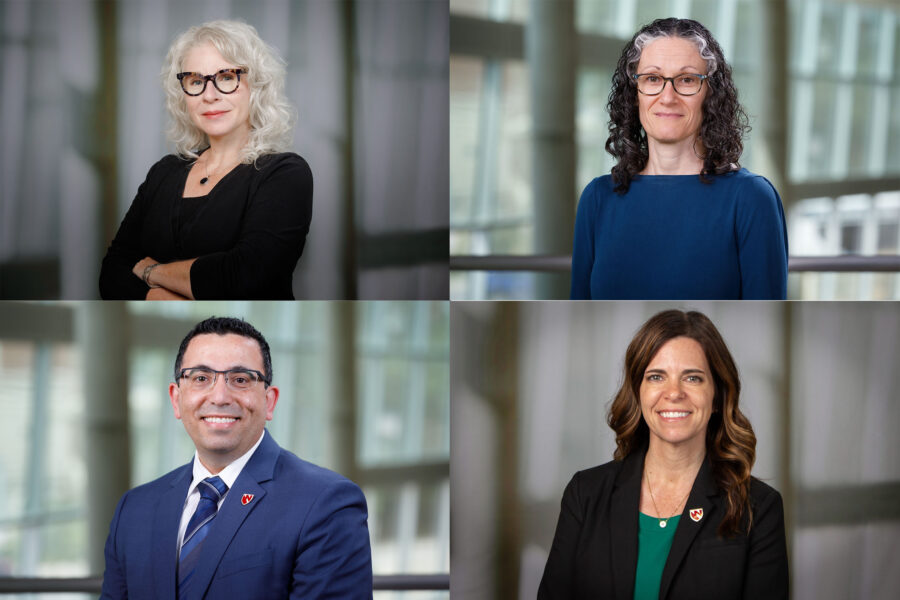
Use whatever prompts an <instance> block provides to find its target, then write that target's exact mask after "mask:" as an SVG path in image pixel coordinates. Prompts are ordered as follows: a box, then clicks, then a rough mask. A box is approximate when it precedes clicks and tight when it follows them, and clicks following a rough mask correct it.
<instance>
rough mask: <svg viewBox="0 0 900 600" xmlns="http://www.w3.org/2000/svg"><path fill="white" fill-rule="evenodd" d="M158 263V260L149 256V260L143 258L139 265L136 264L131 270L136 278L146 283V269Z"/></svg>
mask: <svg viewBox="0 0 900 600" xmlns="http://www.w3.org/2000/svg"><path fill="white" fill-rule="evenodd" d="M158 262H159V261H158V260H153V259H152V258H150V257H149V256H148V257H147V258H142V259H141V260H139V261H138V262H137V263H135V265H134V267H133V268H132V269H131V272H132V273H134V275H135V277H137V278H138V279H140V280H141V281H144V269H146V268H147V267H149V266H150V265H155V264H157V263H158ZM145 283H146V282H145Z"/></svg>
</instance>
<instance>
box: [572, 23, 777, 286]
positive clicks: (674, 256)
mask: <svg viewBox="0 0 900 600" xmlns="http://www.w3.org/2000/svg"><path fill="white" fill-rule="evenodd" d="M607 108H608V110H609V139H608V140H607V142H606V151H607V152H609V153H610V154H612V155H613V157H615V159H616V160H617V163H616V165H615V166H614V167H613V168H612V173H611V174H610V175H604V176H602V177H597V178H596V179H594V180H593V181H591V182H590V183H589V184H588V185H587V187H586V188H585V189H584V192H583V193H582V195H581V200H580V201H579V203H578V211H577V215H576V219H575V242H574V248H573V253H572V286H571V297H572V299H607V300H611V299H621V300H628V299H631V300H652V299H660V300H699V299H709V300H739V299H764V300H779V299H781V300H783V299H784V298H785V297H786V295H787V268H788V246H787V229H786V225H785V219H784V209H783V208H782V205H781V199H780V198H779V196H778V192H777V191H776V190H775V188H774V187H773V186H772V184H771V183H770V182H769V181H768V180H767V179H766V178H765V177H762V176H761V175H756V174H754V173H751V172H750V171H748V170H747V169H743V168H741V167H740V163H739V162H738V161H739V159H740V157H741V152H742V150H743V136H744V134H745V133H746V131H747V130H749V127H748V125H747V115H746V114H745V113H744V110H743V108H742V107H741V105H740V103H739V102H738V95H737V89H736V87H735V85H734V81H733V80H732V77H731V67H729V66H728V63H727V62H725V56H724V54H723V52H722V49H721V48H720V47H719V44H718V43H717V42H716V40H715V38H713V36H712V34H711V33H710V32H709V30H707V29H706V28H705V27H704V26H703V25H701V24H700V23H698V22H697V21H692V20H690V19H658V20H656V21H654V22H652V23H650V24H649V25H646V26H644V27H643V28H641V30H640V31H638V32H637V33H636V34H635V36H634V38H632V40H631V41H630V42H628V43H627V44H626V45H625V48H624V49H623V50H622V55H621V56H620V58H619V62H618V65H617V66H616V70H615V73H614V74H613V78H612V90H611V91H610V93H609V103H608V105H607Z"/></svg>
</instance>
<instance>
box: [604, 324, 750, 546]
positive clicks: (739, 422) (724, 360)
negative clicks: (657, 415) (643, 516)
mask: <svg viewBox="0 0 900 600" xmlns="http://www.w3.org/2000/svg"><path fill="white" fill-rule="evenodd" d="M676 337H689V338H691V339H694V340H696V341H697V342H698V343H699V344H700V346H701V347H702V348H703V352H704V354H706V360H707V362H708V363H709V367H710V370H711V371H712V376H713V383H714V384H715V396H714V398H713V408H714V412H713V414H712V416H711V417H710V419H709V424H708V425H707V428H706V454H707V456H708V457H709V459H710V463H711V465H712V472H713V478H714V479H715V481H716V484H717V485H718V487H719V489H720V490H722V492H723V493H724V494H725V497H726V500H727V502H728V510H727V511H726V513H725V518H724V519H722V522H721V523H720V524H719V530H718V532H719V535H721V536H723V537H729V536H733V535H735V534H737V533H738V532H739V530H740V529H741V521H742V520H743V517H744V514H745V513H746V515H747V531H749V530H750V526H751V524H752V521H753V516H752V514H751V511H750V502H749V499H750V470H751V468H752V467H753V463H754V461H755V460H756V435H754V433H753V427H752V426H751V425H750V421H749V420H748V419H747V417H745V416H744V414H743V413H742V412H741V410H740V408H738V398H739V397H740V394H741V382H740V378H739V376H738V370H737V367H736V366H735V364H734V359H733V358H732V357H731V353H730V352H729V351H728V346H726V345H725V341H724V340H723V339H722V336H721V335H720V334H719V331H718V330H717V329H716V326H715V325H713V323H712V321H710V320H709V318H708V317H707V316H706V315H704V314H703V313H699V312H696V311H690V312H684V311H680V310H666V311H663V312H661V313H658V314H656V315H654V316H653V317H651V318H650V320H648V321H647V322H646V323H644V325H643V326H642V327H641V329H640V330H639V331H638V332H637V334H636V335H635V336H634V339H632V340H631V343H630V344H629V345H628V350H627V352H626V353H625V376H624V380H623V381H622V387H620V388H619V391H618V392H617V393H616V397H615V399H614V400H613V402H612V406H611V407H610V409H609V414H608V415H607V423H609V426H610V427H612V429H613V431H615V432H616V452H615V455H614V457H615V459H616V460H623V459H624V458H625V457H626V456H629V455H630V454H632V453H634V452H641V451H644V449H645V448H646V447H647V445H648V444H649V441H650V430H649V428H648V427H647V423H646V422H645V421H644V419H643V417H642V416H641V401H640V389H641V381H642V380H643V377H644V371H646V370H647V366H648V365H649V364H650V361H651V360H652V359H653V357H654V356H656V353H657V352H658V351H659V349H660V348H661V347H662V346H663V344H665V343H666V342H668V341H669V340H671V339H673V338H676Z"/></svg>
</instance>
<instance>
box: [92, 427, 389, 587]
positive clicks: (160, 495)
mask: <svg viewBox="0 0 900 600" xmlns="http://www.w3.org/2000/svg"><path fill="white" fill-rule="evenodd" d="M192 464H193V463H188V464H187V465H185V466H183V467H180V468H178V469H175V470H174V471H172V472H171V473H168V474H166V475H163V476H162V477H160V478H159V479H157V480H156V481H151V482H150V483H147V484H145V485H142V486H140V487H137V488H134V489H133V490H130V491H128V492H127V493H126V494H125V495H124V496H122V499H121V500H120V501H119V505H118V506H117V507H116V513H115V516H113V519H112V523H111V525H110V528H109V537H108V538H107V540H106V551H105V553H106V572H105V573H104V575H103V593H102V598H115V599H119V598H130V599H141V598H147V599H151V598H152V599H159V600H161V599H170V598H175V565H176V560H177V558H176V557H177V552H178V539H177V538H178V528H179V524H180V522H181V513H182V510H183V507H184V501H185V498H186V497H187V493H188V487H189V486H190V483H191V479H192V476H193V472H192V468H193V466H192ZM245 494H252V495H253V498H252V500H250V501H249V502H247V503H246V504H244V503H243V502H242V498H246V496H245ZM366 519H367V509H366V499H365V497H364V496H363V494H362V491H361V490H360V489H359V487H357V485H356V484H354V483H353V482H351V481H349V480H348V479H346V478H344V477H342V476H340V475H338V474H337V473H334V472H332V471H329V470H327V469H323V468H321V467H317V466H315V465H313V464H311V463H308V462H306V461H304V460H301V459H299V458H297V457H296V456H295V455H293V454H291V453H290V452H288V451H286V450H282V449H281V448H280V447H279V446H278V444H276V443H275V440H273V439H272V436H271V435H269V433H268V432H266V433H265V436H264V439H263V441H262V443H260V445H259V447H258V448H257V449H256V452H254V454H253V456H252V457H251V458H250V460H249V461H248V462H247V464H246V465H245V466H244V469H243V470H242V471H241V473H240V475H238V478H237V479H236V480H235V482H234V486H233V487H232V488H231V489H230V490H229V492H228V495H227V496H226V497H225V500H224V502H223V503H222V506H221V507H220V508H219V512H218V514H217V515H216V518H215V520H214V521H213V525H212V528H211V530H210V532H209V535H208V537H207V538H206V540H205V541H204V542H203V555H202V557H201V558H200V562H199V564H198V565H197V568H196V571H195V573H194V578H195V579H196V580H197V583H196V584H195V585H194V586H193V589H194V590H202V592H201V596H198V597H202V598H209V599H215V598H242V599H253V598H259V599H266V600H269V599H274V598H371V597H372V557H371V550H370V547H369V530H368V526H367V524H366ZM182 600H185V599H182Z"/></svg>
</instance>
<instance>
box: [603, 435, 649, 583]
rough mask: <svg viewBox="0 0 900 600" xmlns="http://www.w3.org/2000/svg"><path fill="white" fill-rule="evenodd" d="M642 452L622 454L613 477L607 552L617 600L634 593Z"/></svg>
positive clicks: (642, 469) (642, 463)
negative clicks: (611, 567)
mask: <svg viewBox="0 0 900 600" xmlns="http://www.w3.org/2000/svg"><path fill="white" fill-rule="evenodd" d="M643 471H644V452H634V453H632V454H631V455H630V456H628V457H626V458H625V460H624V462H623V464H622V470H621V471H619V474H618V476H617V477H616V483H615V486H616V487H615V489H614V490H613V493H612V499H611V501H610V526H609V527H610V533H611V535H610V543H611V545H612V547H611V548H610V554H611V555H612V566H613V586H614V589H615V596H616V598H618V599H619V600H631V598H633V597H634V574H635V573H634V570H635V565H636V564H637V553H638V547H637V541H638V512H639V508H640V505H641V473H643Z"/></svg>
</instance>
